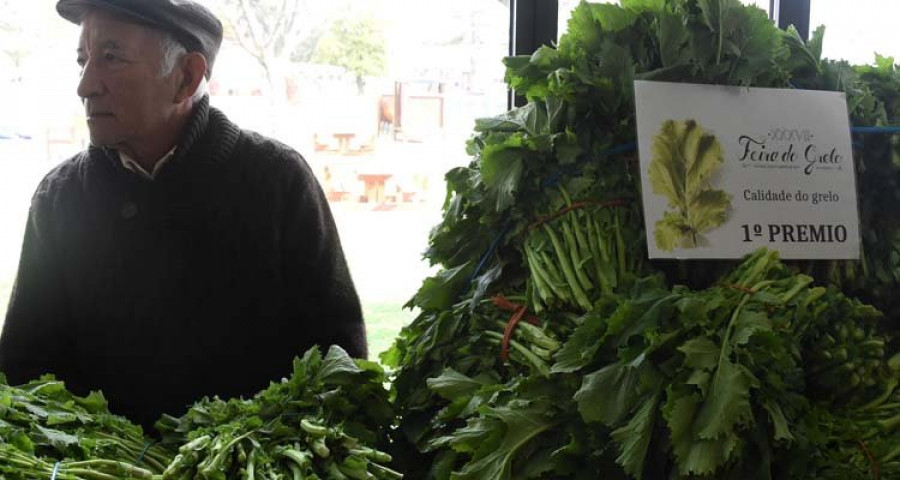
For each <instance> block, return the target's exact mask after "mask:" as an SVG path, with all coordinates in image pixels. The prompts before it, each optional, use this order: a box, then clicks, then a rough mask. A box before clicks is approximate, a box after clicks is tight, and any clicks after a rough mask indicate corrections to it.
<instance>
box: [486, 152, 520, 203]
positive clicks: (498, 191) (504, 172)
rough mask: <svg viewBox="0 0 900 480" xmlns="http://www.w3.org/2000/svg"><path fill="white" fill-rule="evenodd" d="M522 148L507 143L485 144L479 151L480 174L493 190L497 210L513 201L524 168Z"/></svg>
mask: <svg viewBox="0 0 900 480" xmlns="http://www.w3.org/2000/svg"><path fill="white" fill-rule="evenodd" d="M524 152H525V151H524V150H523V149H521V148H518V147H510V146H508V145H507V144H493V145H487V146H486V147H485V148H484V151H483V152H482V153H481V176H482V179H483V180H484V184H485V185H486V186H487V187H489V188H490V189H491V190H493V191H494V192H495V195H496V198H497V201H496V205H495V208H496V210H497V211H498V212H501V211H503V210H506V209H507V208H509V207H510V206H511V205H512V204H513V202H514V201H515V193H516V191H517V190H518V188H519V181H520V180H521V179H522V171H523V170H524V165H523V161H522V159H523V156H524Z"/></svg>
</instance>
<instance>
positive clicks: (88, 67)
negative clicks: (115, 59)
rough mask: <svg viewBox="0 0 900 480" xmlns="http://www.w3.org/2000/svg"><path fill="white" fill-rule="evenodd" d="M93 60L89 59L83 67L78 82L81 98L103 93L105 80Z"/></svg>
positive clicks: (78, 91)
mask: <svg viewBox="0 0 900 480" xmlns="http://www.w3.org/2000/svg"><path fill="white" fill-rule="evenodd" d="M93 63H94V62H92V61H90V60H88V61H87V63H85V64H84V67H82V69H81V80H79V82H78V90H77V93H78V96H79V97H81V98H91V97H96V96H98V95H100V94H102V93H103V90H104V88H105V87H104V86H103V81H102V79H101V78H100V75H99V72H98V71H97V68H95V67H94V66H93Z"/></svg>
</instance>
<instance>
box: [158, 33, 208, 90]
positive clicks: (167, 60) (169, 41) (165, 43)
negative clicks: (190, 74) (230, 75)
mask: <svg viewBox="0 0 900 480" xmlns="http://www.w3.org/2000/svg"><path fill="white" fill-rule="evenodd" d="M159 37H160V39H159V43H160V51H161V53H162V60H161V61H160V65H159V75H160V76H161V77H165V76H167V75H169V74H171V73H172V70H174V69H175V65H176V64H177V63H178V61H179V60H181V58H182V57H183V56H185V55H187V49H186V48H184V45H182V44H181V42H179V41H178V40H176V39H175V37H174V36H172V34H170V33H168V32H160V35H159ZM208 93H209V83H208V82H207V80H206V76H205V75H204V76H203V78H201V79H200V85H198V86H197V90H196V91H195V92H194V94H193V95H192V96H191V100H193V101H194V102H197V101H198V100H200V99H201V98H203V96H204V95H207V94H208Z"/></svg>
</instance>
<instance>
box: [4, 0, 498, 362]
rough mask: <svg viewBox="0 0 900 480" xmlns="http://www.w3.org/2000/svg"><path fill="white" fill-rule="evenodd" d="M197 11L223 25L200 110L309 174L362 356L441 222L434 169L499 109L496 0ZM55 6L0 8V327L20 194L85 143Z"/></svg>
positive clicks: (215, 1) (420, 268)
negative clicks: (353, 305)
mask: <svg viewBox="0 0 900 480" xmlns="http://www.w3.org/2000/svg"><path fill="white" fill-rule="evenodd" d="M201 2H202V3H204V4H205V5H207V6H208V7H209V8H210V9H212V10H213V11H214V12H216V13H217V14H218V15H219V17H220V18H221V19H222V20H223V23H224V24H225V29H226V38H225V41H224V43H223V46H222V49H221V51H220V54H219V56H218V57H217V59H216V63H215V70H214V74H213V77H212V79H211V82H210V92H211V104H212V105H213V106H214V107H217V108H219V109H221V110H223V111H224V112H225V113H226V114H227V115H228V116H229V117H230V118H231V119H232V120H233V121H235V122H236V123H237V124H238V125H240V126H242V127H244V128H248V129H252V130H256V131H258V132H260V133H262V134H265V135H269V136H272V137H275V138H277V139H279V140H280V141H282V142H284V143H286V144H288V145H290V146H292V147H293V148H295V149H296V150H298V151H299V152H300V153H301V154H303V156H304V157H305V158H306V160H307V161H308V162H309V164H310V166H311V167H312V169H313V170H314V171H315V173H316V175H317V176H318V179H319V181H320V183H321V185H322V188H323V189H324V191H325V193H326V195H327V196H328V198H329V200H330V205H331V208H332V211H333V213H334V216H335V219H336V221H337V224H338V229H339V230H340V234H341V239H342V241H343V244H344V250H345V254H346V256H347V258H348V262H349V264H350V269H351V273H352V275H353V278H354V281H355V282H356V286H357V289H358V291H359V294H360V296H361V298H362V301H363V309H364V313H365V315H366V319H367V327H368V331H369V336H370V352H371V354H372V356H373V357H374V356H375V355H376V354H377V353H379V352H380V351H382V350H384V349H385V348H387V347H388V346H389V345H390V343H391V341H392V340H393V338H394V337H395V336H396V335H397V333H398V332H399V330H400V328H401V327H402V325H403V324H405V323H406V322H408V321H409V320H410V319H411V318H412V316H413V313H412V312H409V311H404V310H402V309H401V307H402V305H403V304H405V303H406V301H407V300H408V299H409V298H410V297H411V296H412V295H413V294H414V293H415V291H416V290H417V289H418V287H419V285H420V284H421V281H422V280H423V279H424V278H425V276H426V275H427V274H429V273H430V272H431V269H430V267H429V266H428V265H427V264H426V262H424V261H423V260H422V252H423V251H424V250H425V248H426V247H427V235H428V231H429V230H430V229H431V227H433V226H434V225H435V224H436V223H437V222H439V221H440V218H441V217H440V212H441V206H442V203H443V199H444V179H443V176H444V173H445V172H446V171H447V170H448V169H450V168H451V167H453V166H457V165H464V164H466V163H468V161H469V158H468V156H467V155H466V150H465V141H466V139H467V138H468V137H469V136H470V135H471V133H472V131H473V127H474V119H475V118H477V117H483V116H491V115H497V114H500V113H502V112H503V111H505V110H506V101H507V100H506V98H507V93H506V85H505V83H504V81H503V74H504V67H503V64H502V59H503V57H504V56H505V55H507V54H508V50H509V48H508V41H509V40H508V39H509V33H508V32H509V7H508V3H507V2H504V1H503V0H454V1H448V0H398V1H393V2H382V1H376V0H331V1H327V2H323V1H320V0H286V1H283V0H258V1H254V2H238V0H206V1H203V0H201ZM55 4H56V0H29V1H22V0H0V5H2V6H3V12H4V14H3V18H2V19H0V50H2V51H3V54H2V55H0V105H2V106H3V108H0V197H2V198H0V232H2V233H0V322H2V319H3V318H4V317H5V311H6V305H7V300H8V298H9V294H10V290H11V288H12V285H13V282H14V278H15V271H16V266H17V261H18V256H19V251H20V248H21V242H22V232H23V227H24V224H25V219H26V216H27V213H28V206H29V201H30V197H31V194H32V193H33V191H34V188H35V187H36V185H37V183H38V182H39V181H40V178H41V177H42V176H43V175H44V174H45V173H46V172H47V171H48V170H49V169H51V168H52V167H53V166H55V165H57V164H58V163H59V162H61V161H63V160H65V159H66V158H69V157H71V156H72V155H74V154H75V153H77V152H78V151H79V150H81V149H83V148H85V147H86V146H87V143H88V140H87V138H88V136H87V130H86V127H85V119H84V115H83V112H82V107H81V105H80V102H79V101H78V99H77V97H76V95H75V89H76V86H77V82H78V79H79V69H78V67H77V65H76V63H75V48H76V46H77V42H78V35H79V29H78V28H77V27H76V26H74V25H72V24H69V23H68V22H66V21H64V20H62V19H60V18H59V17H58V16H57V15H56V13H55ZM241 4H245V5H247V4H249V5H251V6H252V8H251V9H250V10H249V11H243V10H242V9H241V8H240V5H241ZM286 20H291V21H290V22H287V21H286ZM272 31H277V32H280V33H279V34H278V35H277V36H276V37H271V36H269V35H268V33H267V32H272ZM254 45H267V46H266V47H264V48H254V47H253V46H254ZM361 51H365V52H366V55H363V56H360V55H357V53H358V52H361Z"/></svg>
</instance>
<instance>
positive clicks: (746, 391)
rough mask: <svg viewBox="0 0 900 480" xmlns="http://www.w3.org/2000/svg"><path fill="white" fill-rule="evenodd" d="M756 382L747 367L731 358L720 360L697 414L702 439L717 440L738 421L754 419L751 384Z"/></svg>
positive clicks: (697, 425) (696, 427) (697, 423)
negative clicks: (751, 403)
mask: <svg viewBox="0 0 900 480" xmlns="http://www.w3.org/2000/svg"><path fill="white" fill-rule="evenodd" d="M756 383H758V382H757V381H756V379H755V378H754V377H753V375H752V374H751V373H750V372H749V371H747V369H745V368H744V367H742V366H740V365H736V364H734V363H732V362H731V361H729V360H728V359H724V360H723V361H722V362H721V363H719V367H718V368H717V369H716V372H715V374H714V376H713V382H712V384H711V385H710V389H709V394H708V395H707V396H706V398H705V399H704V402H703V406H702V407H701V408H700V412H699V414H698V415H697V422H696V425H695V431H696V432H697V436H698V437H699V438H701V439H703V440H715V439H717V438H721V437H723V436H724V435H726V434H728V435H730V434H732V433H733V432H734V428H735V426H736V425H738V424H740V423H743V422H745V421H748V420H749V419H751V418H752V416H753V413H752V411H751V408H750V387H751V386H752V385H754V384H756Z"/></svg>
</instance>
